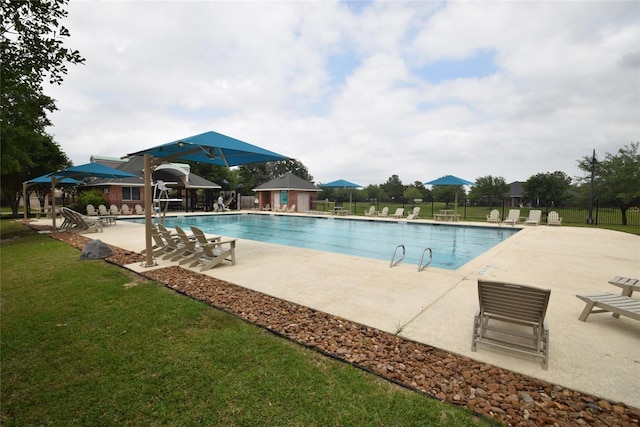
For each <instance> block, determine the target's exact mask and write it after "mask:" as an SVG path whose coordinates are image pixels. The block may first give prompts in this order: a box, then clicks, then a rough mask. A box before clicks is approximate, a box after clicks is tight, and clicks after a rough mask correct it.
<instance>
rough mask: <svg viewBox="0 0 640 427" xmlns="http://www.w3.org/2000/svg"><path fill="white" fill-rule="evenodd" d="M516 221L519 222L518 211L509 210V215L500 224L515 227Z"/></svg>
mask: <svg viewBox="0 0 640 427" xmlns="http://www.w3.org/2000/svg"><path fill="white" fill-rule="evenodd" d="M518 221H520V209H509V215H507V218H506V219H505V220H504V221H502V223H503V224H511V225H516V224H517V223H518Z"/></svg>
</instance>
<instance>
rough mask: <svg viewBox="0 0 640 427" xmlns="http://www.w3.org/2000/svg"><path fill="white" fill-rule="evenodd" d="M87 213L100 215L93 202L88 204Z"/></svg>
mask: <svg viewBox="0 0 640 427" xmlns="http://www.w3.org/2000/svg"><path fill="white" fill-rule="evenodd" d="M87 215H89V216H98V211H97V210H96V208H95V206H93V205H91V204H89V205H87Z"/></svg>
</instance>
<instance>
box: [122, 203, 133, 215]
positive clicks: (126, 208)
mask: <svg viewBox="0 0 640 427" xmlns="http://www.w3.org/2000/svg"><path fill="white" fill-rule="evenodd" d="M120 209H122V214H123V215H133V211H132V210H131V209H129V205H127V204H123V205H122V207H121V208H120Z"/></svg>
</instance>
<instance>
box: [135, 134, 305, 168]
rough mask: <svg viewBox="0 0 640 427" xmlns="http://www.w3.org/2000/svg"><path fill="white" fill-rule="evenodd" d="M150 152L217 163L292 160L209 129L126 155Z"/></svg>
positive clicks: (159, 157) (168, 156) (241, 163)
mask: <svg viewBox="0 0 640 427" xmlns="http://www.w3.org/2000/svg"><path fill="white" fill-rule="evenodd" d="M143 154H150V155H151V156H153V157H156V158H158V159H163V158H165V159H166V161H173V160H177V159H180V160H186V161H192V162H201V163H209V164H214V165H218V166H227V167H229V166H237V165H244V164H249V163H261V162H277V161H280V160H292V159H291V158H289V157H287V156H283V155H281V154H278V153H274V152H273V151H269V150H265V149H264V148H260V147H257V146H255V145H251V144H249V143H247V142H244V141H240V140H239V139H235V138H231V137H229V136H226V135H222V134H221V133H217V132H213V131H209V132H205V133H201V134H199V135H194V136H190V137H188V138H182V139H178V140H177V141H173V142H168V143H166V144H162V145H158V146H156V147H152V148H148V149H146V150H142V151H138V152H136V153H132V154H129V156H136V155H143Z"/></svg>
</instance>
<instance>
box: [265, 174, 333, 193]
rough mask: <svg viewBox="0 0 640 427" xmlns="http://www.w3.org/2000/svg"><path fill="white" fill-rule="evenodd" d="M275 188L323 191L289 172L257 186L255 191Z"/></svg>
mask: <svg viewBox="0 0 640 427" xmlns="http://www.w3.org/2000/svg"><path fill="white" fill-rule="evenodd" d="M274 190H298V191H322V189H321V188H318V187H316V186H315V185H313V184H312V183H310V182H309V181H305V180H304V179H302V178H300V177H298V176H295V175H294V174H292V173H291V172H287V173H285V174H283V175H280V176H279V177H277V178H275V179H272V180H271V181H269V182H265V183H264V184H262V185H259V186H257V187H256V188H254V189H253V191H274Z"/></svg>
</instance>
